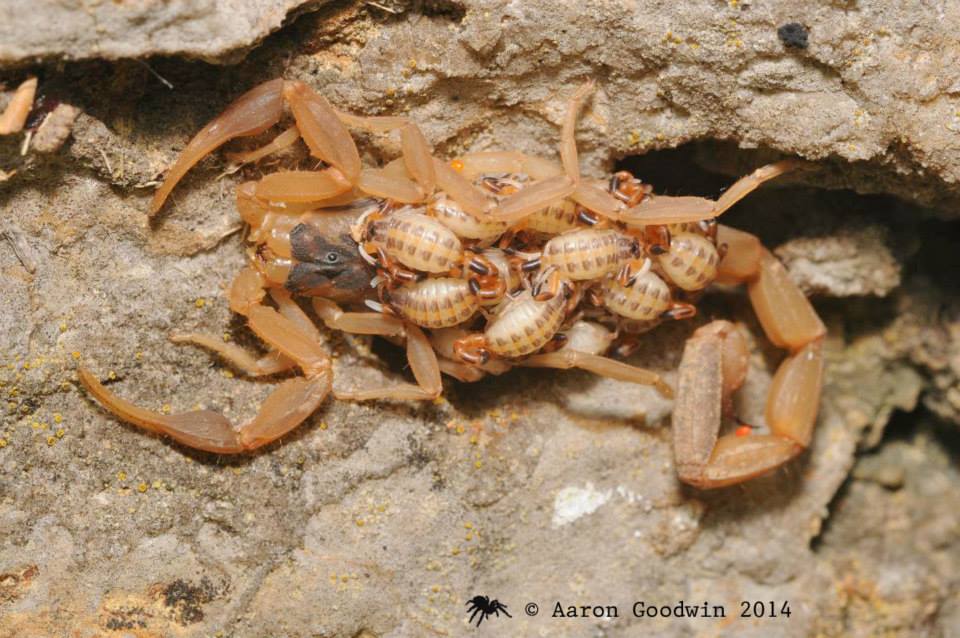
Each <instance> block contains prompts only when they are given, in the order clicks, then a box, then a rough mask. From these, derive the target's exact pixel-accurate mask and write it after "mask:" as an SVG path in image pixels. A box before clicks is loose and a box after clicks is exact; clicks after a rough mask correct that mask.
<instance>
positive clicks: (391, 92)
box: [386, 86, 397, 97]
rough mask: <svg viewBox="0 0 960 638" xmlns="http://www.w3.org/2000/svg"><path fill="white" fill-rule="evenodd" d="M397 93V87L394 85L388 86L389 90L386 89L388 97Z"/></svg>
mask: <svg viewBox="0 0 960 638" xmlns="http://www.w3.org/2000/svg"><path fill="white" fill-rule="evenodd" d="M396 94H397V90H396V89H395V88H393V87H392V86H388V87H387V90H386V96H387V97H393V96H394V95H396Z"/></svg>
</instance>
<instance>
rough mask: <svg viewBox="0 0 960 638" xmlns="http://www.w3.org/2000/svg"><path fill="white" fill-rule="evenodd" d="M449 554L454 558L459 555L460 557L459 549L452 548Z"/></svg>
mask: <svg viewBox="0 0 960 638" xmlns="http://www.w3.org/2000/svg"><path fill="white" fill-rule="evenodd" d="M450 553H451V554H453V555H454V556H459V555H460V548H459V547H454V548H453V549H451V550H450Z"/></svg>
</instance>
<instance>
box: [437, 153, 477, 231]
mask: <svg viewBox="0 0 960 638" xmlns="http://www.w3.org/2000/svg"><path fill="white" fill-rule="evenodd" d="M433 167H434V170H435V171H436V175H437V187H438V188H440V190H443V191H445V192H446V193H447V195H449V196H450V197H451V198H452V199H453V200H455V201H456V202H457V203H458V204H460V207H461V208H463V210H465V211H466V212H468V213H470V214H471V215H475V216H478V217H479V216H482V215H485V214H486V213H487V209H488V208H489V207H490V200H488V199H487V196H486V195H484V194H483V192H482V191H481V190H480V189H478V188H477V187H476V186H474V185H473V184H471V183H470V180H469V179H467V178H466V177H464V176H463V175H461V174H460V173H458V172H457V171H456V169H454V168H453V167H451V166H450V165H449V164H447V163H446V162H441V161H440V160H438V159H436V158H434V160H433Z"/></svg>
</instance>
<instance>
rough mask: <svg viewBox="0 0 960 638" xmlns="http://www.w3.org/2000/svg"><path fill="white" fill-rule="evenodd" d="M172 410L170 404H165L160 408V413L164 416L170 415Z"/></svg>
mask: <svg viewBox="0 0 960 638" xmlns="http://www.w3.org/2000/svg"><path fill="white" fill-rule="evenodd" d="M170 409H171V408H170V404H169V403H164V404H163V405H162V406H160V412H162V413H163V414H170Z"/></svg>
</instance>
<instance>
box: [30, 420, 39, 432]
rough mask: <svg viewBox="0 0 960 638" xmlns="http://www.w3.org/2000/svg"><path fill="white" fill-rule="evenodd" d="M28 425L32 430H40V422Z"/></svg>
mask: <svg viewBox="0 0 960 638" xmlns="http://www.w3.org/2000/svg"><path fill="white" fill-rule="evenodd" d="M30 425H31V427H33V429H34V430H39V429H40V421H34V422H33V423H31V424H30Z"/></svg>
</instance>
